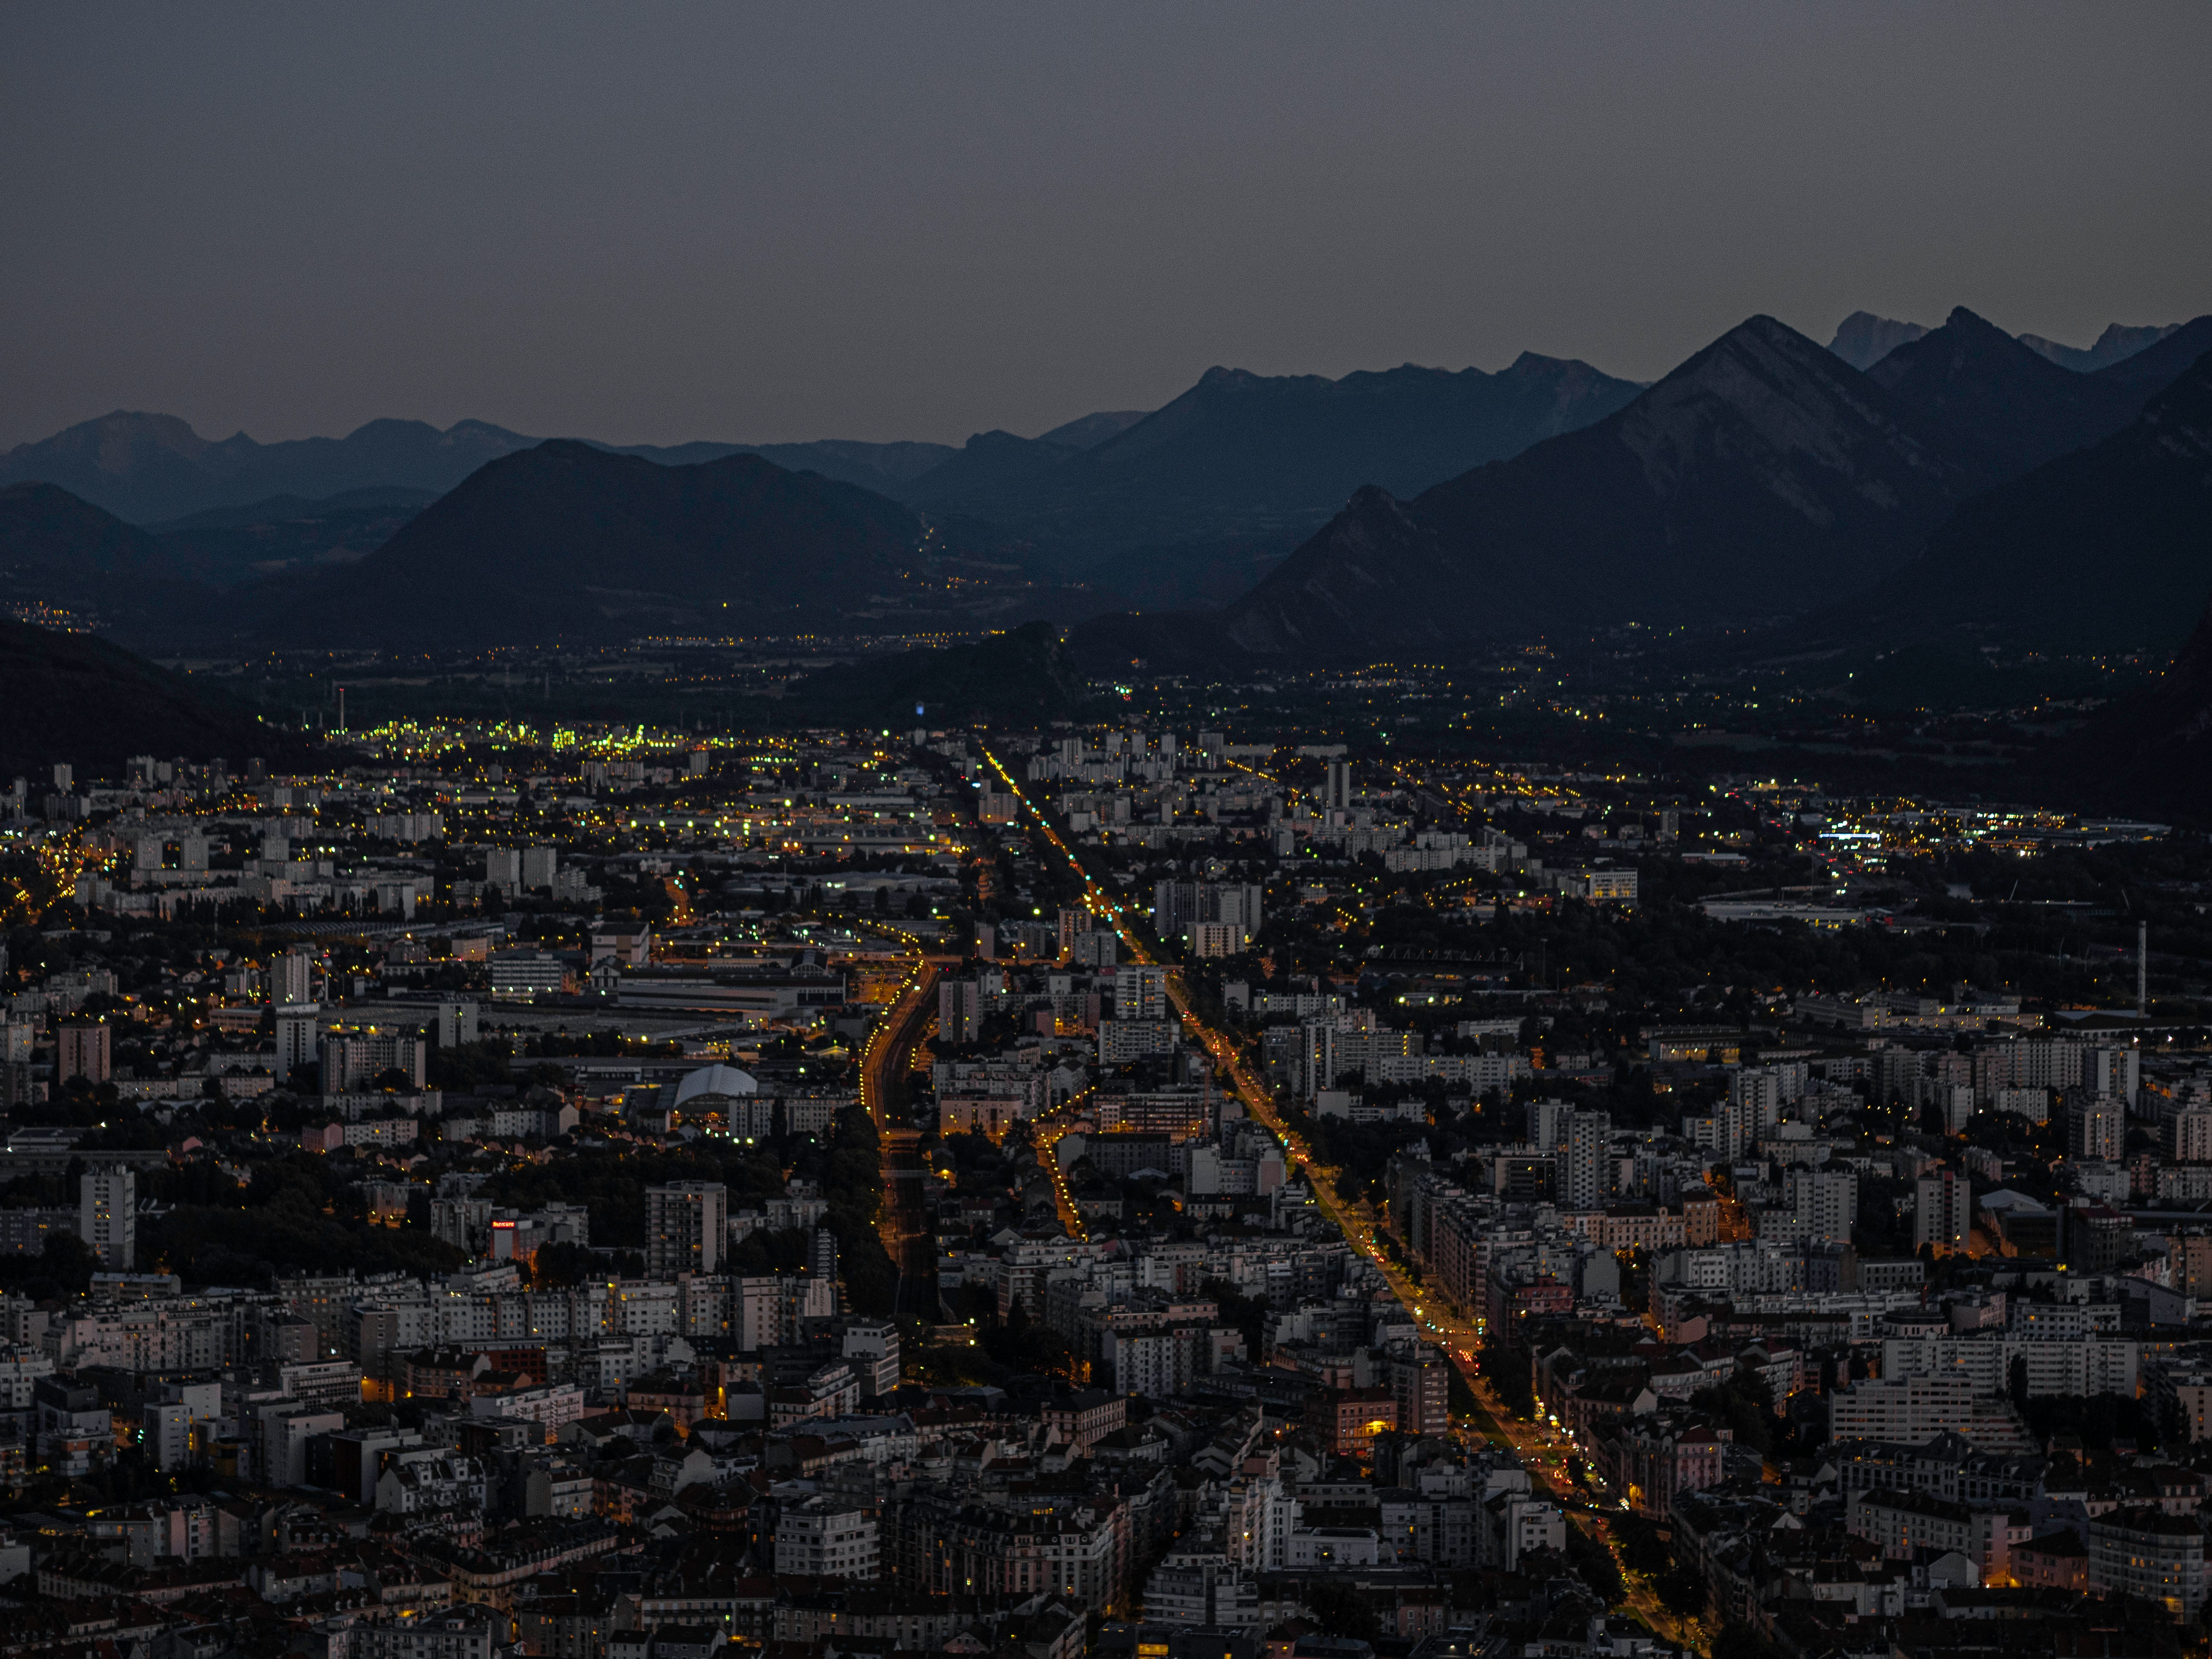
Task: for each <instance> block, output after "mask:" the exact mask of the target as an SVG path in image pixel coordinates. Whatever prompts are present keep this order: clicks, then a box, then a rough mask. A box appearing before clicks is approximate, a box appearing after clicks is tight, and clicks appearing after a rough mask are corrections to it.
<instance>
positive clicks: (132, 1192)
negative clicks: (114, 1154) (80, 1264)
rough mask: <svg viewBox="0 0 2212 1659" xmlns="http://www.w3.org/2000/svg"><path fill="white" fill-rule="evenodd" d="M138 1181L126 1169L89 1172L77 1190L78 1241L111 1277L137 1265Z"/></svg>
mask: <svg viewBox="0 0 2212 1659" xmlns="http://www.w3.org/2000/svg"><path fill="white" fill-rule="evenodd" d="M137 1226H138V1178H137V1176H134V1175H133V1174H132V1173H131V1171H130V1170H125V1169H112V1170H87V1171H86V1172H85V1175H84V1179H83V1181H82V1183H81V1184H80V1185H79V1186H78V1188H77V1237H80V1238H82V1239H83V1240H84V1242H85V1243H86V1244H87V1245H88V1247H89V1248H90V1249H91V1250H92V1253H93V1254H94V1255H96V1256H98V1257H99V1258H100V1266H101V1267H103V1268H104V1269H106V1271H107V1272H109V1273H129V1272H130V1271H131V1268H132V1267H135V1266H137V1249H138V1239H137Z"/></svg>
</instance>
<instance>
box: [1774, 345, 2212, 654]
mask: <svg viewBox="0 0 2212 1659" xmlns="http://www.w3.org/2000/svg"><path fill="white" fill-rule="evenodd" d="M2208 598H2212V352H2208V353H2207V354H2206V355H2205V356H2202V357H2200V358H2199V359H2198V360H2197V362H2196V363H2195V364H2194V365H2193V366H2192V367H2191V368H2189V369H2188V370H2187V371H2186V372H2185V374H2183V375H2182V377H2181V378H2180V380H2178V381H2176V382H2175V383H2174V384H2173V385H2172V386H2169V387H2168V388H2166V391H2164V392H2161V393H2160V395H2159V396H2157V397H2156V398H2153V399H2152V400H2151V401H2150V403H2149V404H2148V405H2147V406H2146V407H2145V408H2144V410H2143V411H2142V415H2141V416H2138V417H2137V418H2136V420H2135V421H2134V422H2131V423H2130V425H2128V426H2127V427H2126V428H2123V429H2122V430H2121V431H2119V432H2118V433H2115V434H2113V435H2112V436H2111V437H2108V438H2106V440H2105V441H2103V442H2101V443H2100V444H2097V445H2095V446H2093V447H2091V448H2088V449H2086V450H2082V451H2080V452H2078V453H2075V454H2071V455H2065V456H2062V457H2060V458H2059V459H2057V460H2054V461H2051V462H2048V463H2046V464H2045V465H2043V466H2040V467H2039V468H2037V469H2036V470H2035V471H2032V472H2030V473H2028V474H2027V475H2026V476H2025V477H2021V478H2017V479H2015V480H2014V481H2013V482H2011V483H2008V484H2005V485H2002V486H2001V487H2000V488H1998V489H1993V490H1991V491H1990V492H1989V493H1987V494H1986V495H1981V496H1979V497H1978V498H1976V499H1975V500H1973V501H1969V502H1967V503H1966V505H1964V506H1963V507H1960V509H1959V511H1958V513H1956V514H1955V515H1954V516H1953V517H1952V518H1951V520H1949V521H1948V523H1946V524H1944V525H1943V526H1942V527H1941V528H1940V529H1938V530H1937V531H1936V532H1935V533H1934V534H1933V535H1932V536H1931V537H1930V538H1929V542H1928V545H1927V547H1926V549H1925V550H1923V552H1922V553H1921V554H1920V555H1919V556H1917V557H1916V558H1914V559H1912V560H1911V562H1908V563H1906V564H1905V565H1904V566H1902V567H1901V568H1899V569H1898V570H1897V571H1896V572H1895V573H1894V574H1892V575H1890V576H1889V577H1888V578H1887V580H1883V581H1882V582H1881V583H1880V584H1879V585H1878V586H1875V588H1874V589H1873V590H1872V591H1871V592H1868V593H1867V594H1865V595H1863V597H1861V598H1859V599H1855V600H1853V601H1850V602H1849V603H1847V604H1845V605H1841V606H1839V607H1838V608H1837V609H1836V610H1835V611H1832V612H1829V613H1826V614H1824V615H1822V616H1819V617H1811V618H1808V620H1807V622H1806V623H1805V625H1804V627H1803V629H1802V635H1804V636H1805V637H1807V638H1812V639H1825V640H1829V641H1838V642H1841V641H1850V640H1866V639H1869V638H1871V639H1879V640H1883V641H1909V640H1925V639H1931V638H1936V637H1939V636H1944V635H1949V636H1953V637H1957V636H1960V635H1961V634H1962V633H1964V634H1972V635H1975V636H1977V639H1978V640H1987V641H2002V642H2005V643H2008V644H2012V645H2017V646H2022V647H2034V648H2038V649H2043V650H2050V651H2059V652H2094V651H2127V650H2133V649H2136V648H2137V647H2148V648H2149V649H2153V650H2156V651H2160V652H2165V651H2171V650H2172V649H2173V648H2174V647H2176V646H2177V645H2179V643H2180V641H2181V639H2182V636H2183V635H2185V633H2186V632H2187V630H2188V629H2189V627H2190V624H2191V620H2192V619H2193V618H2194V617H2196V616H2197V614H2198V612H2199V611H2202V610H2203V608H2204V605H2205V603H2206V601H2207V599H2208Z"/></svg>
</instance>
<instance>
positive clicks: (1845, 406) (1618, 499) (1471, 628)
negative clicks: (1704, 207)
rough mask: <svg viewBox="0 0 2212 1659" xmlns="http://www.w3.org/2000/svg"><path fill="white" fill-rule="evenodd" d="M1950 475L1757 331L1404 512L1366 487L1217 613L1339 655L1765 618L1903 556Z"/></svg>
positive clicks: (1807, 362) (1781, 336)
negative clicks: (1515, 635)
mask: <svg viewBox="0 0 2212 1659" xmlns="http://www.w3.org/2000/svg"><path fill="white" fill-rule="evenodd" d="M1964 483H1965V474H1964V470H1963V469H1962V468H1961V467H1960V466H1959V465H1958V464H1957V463H1955V462H1954V461H1952V460H1950V459H1948V458H1947V457H1945V456H1944V455H1942V453H1940V451H1939V450H1938V449H1937V448H1936V447H1935V445H1934V444H1933V443H1932V442H1931V441H1928V440H1927V439H1925V438H1923V436H1922V435H1920V433H1919V431H1918V430H1917V421H1916V419H1915V417H1914V416H1913V414H1912V412H1911V410H1909V409H1908V408H1906V407H1905V406H1904V405H1902V404H1899V402H1898V401H1897V400H1895V399H1893V398H1892V397H1891V396H1890V395H1889V394H1888V393H1887V392H1885V391H1884V390H1883V389H1882V388H1881V387H1880V386H1877V385H1875V383H1874V382H1873V381H1871V380H1869V379H1867V377H1866V376H1864V375H1863V374H1860V373H1858V371H1857V370H1855V369H1853V368H1850V367H1849V366H1848V365H1847V364H1845V363H1844V362H1842V361H1841V360H1840V359H1838V358H1837V357H1836V356H1833V355H1832V354H1831V353H1829V352H1828V351H1826V349H1823V348H1821V347H1820V346H1818V345H1816V344H1815V343H1813V342H1812V341H1811V340H1808V339H1807V338H1806V337H1804V336H1803V335H1802V334H1799V333H1797V332H1796V331H1795V330H1793V329H1790V328H1789V327H1787V326H1786V325H1784V324H1782V323H1779V322H1778V321H1776V320H1775V319H1772V318H1771V317H1765V316H1760V317H1753V318H1751V319H1747V320H1746V321H1745V322H1743V323H1741V324H1739V325H1737V326H1736V327H1735V328H1734V329H1732V330H1730V331H1729V332H1728V333H1727V334H1724V335H1723V336H1722V337H1720V338H1719V339H1717V340H1716V341H1714V342H1712V343H1711V344H1709V345H1707V346H1706V347H1705V348H1704V349H1702V350H1700V351H1699V352H1697V353H1695V354H1693V355H1692V356H1691V357H1690V358H1689V359H1688V360H1687V361H1686V362H1684V363H1682V364H1681V365H1680V367H1678V368H1675V369H1674V371H1673V372H1672V373H1670V374H1668V375H1667V376H1665V377H1664V378H1662V380H1659V381H1658V382H1657V383H1656V385H1655V386H1651V387H1650V389H1649V390H1647V391H1645V392H1643V393H1642V394H1640V395H1639V396H1638V398H1636V399H1635V400H1634V401H1632V402H1631V403H1629V404H1626V405H1625V406H1624V407H1623V408H1622V409H1620V410H1618V411H1616V412H1615V413H1613V414H1612V415H1610V416H1607V417H1606V418H1605V419H1604V420H1602V421H1600V422H1597V423H1596V424H1595V425H1593V426H1590V427H1588V428H1583V429H1582V430H1580V431H1577V432H1574V433H1569V434H1566V435H1561V436H1559V437H1555V438H1552V439H1549V440H1547V441H1545V442H1542V443H1540V444H1537V445H1535V446H1534V447H1531V448H1529V449H1528V450H1527V451H1525V452H1523V453H1522V454H1520V455H1518V456H1516V457H1513V458H1511V459H1506V460H1503V461H1494V462H1491V463H1488V464H1486V465H1483V466H1480V467H1477V468H1475V469H1474V470H1473V471H1469V472H1467V473H1465V474H1462V476H1460V477H1456V478H1453V479H1450V480H1448V481H1446V482H1445V483H1440V484H1437V485H1435V486H1433V487H1432V488H1431V489H1428V490H1426V491H1424V492H1423V493H1422V494H1420V495H1418V496H1416V497H1414V498H1413V500H1411V501H1403V500H1401V499H1399V498H1396V497H1395V496H1394V495H1391V494H1390V493H1389V492H1388V491H1385V490H1381V489H1369V490H1363V491H1361V492H1360V493H1359V494H1358V495H1356V496H1355V497H1354V498H1353V500H1352V502H1351V504H1349V505H1348V506H1347V507H1346V508H1345V510H1344V512H1343V513H1340V515H1339V516H1338V517H1337V518H1336V519H1335V520H1332V521H1331V523H1330V524H1329V526H1327V527H1325V528H1324V529H1323V530H1322V532H1320V533H1319V534H1318V535H1317V536H1316V538H1313V540H1311V541H1310V542H1309V543H1307V544H1305V545H1304V546H1302V547H1301V548H1300V549H1299V550H1297V552H1296V553H1294V554H1293V555H1292V556H1291V558H1290V559H1288V560H1286V561H1285V563H1284V564H1283V565H1282V566H1281V567H1280V568H1278V569H1277V570H1276V571H1275V572H1274V573H1273V574H1271V575H1269V576H1268V577H1267V579H1266V580H1263V581H1262V582H1261V584H1260V586H1258V587H1257V588H1255V590H1254V591H1253V592H1252V593H1251V594H1249V595H1247V596H1246V598H1245V599H1243V600H1240V601H1239V602H1238V603H1237V605H1232V606H1231V607H1230V609H1229V611H1227V612H1226V613H1225V618H1224V621H1225V629H1226V632H1227V634H1228V635H1229V637H1230V638H1231V640H1232V641H1235V642H1236V643H1237V645H1238V646H1240V647H1243V648H1244V649H1246V650H1249V651H1254V652H1261V653H1271V652H1280V651H1284V650H1287V649H1291V648H1293V647H1304V648H1308V649H1314V650H1321V651H1325V652H1328V653H1329V654H1332V655H1334V654H1341V653H1345V652H1347V651H1349V652H1361V651H1372V650H1376V649H1382V648H1386V647H1394V646H1395V645H1397V644H1399V643H1401V642H1402V643H1404V644H1405V645H1407V646H1408V647H1421V646H1428V645H1443V644H1449V643H1452V642H1455V641H1468V640H1471V639H1474V638H1477V637H1483V636H1486V635H1494V634H1498V633H1501V632H1511V631H1521V632H1535V631H1540V630H1544V629H1557V628H1561V627H1568V626H1585V625H1587V626H1591V627H1598V628H1602V627H1606V626H1609V625H1613V624H1615V623H1628V622H1632V621H1633V622H1640V623H1646V624H1651V625H1664V624H1666V623H1669V622H1671V621H1674V620H1677V619H1682V618H1687V617H1710V616H1712V615H1715V614H1720V615H1728V614H1735V615H1754V616H1755V615H1764V614H1772V613H1774V612H1777V611H1786V610H1790V609H1793V608H1802V607H1803V605H1805V604H1806V603H1807V602H1808V600H1809V599H1811V598H1813V597H1814V595H1816V594H1818V593H1819V592H1821V591H1822V590H1823V588H1824V586H1827V585H1831V584H1835V583H1838V582H1842V581H1846V580H1850V577H1851V575H1852V574H1853V573H1854V572H1855V571H1856V570H1857V569H1859V568H1863V566H1864V564H1865V563H1866V562H1869V560H1870V559H1872V560H1874V561H1876V562H1880V561H1882V560H1885V559H1887V560H1894V559H1897V558H1901V557H1902V556H1904V554H1905V551H1906V550H1908V549H1909V547H1910V546H1911V544H1912V543H1913V542H1914V541H1915V540H1917V536H1918V535H1919V534H1922V533H1924V532H1925V530H1926V529H1927V528H1928V527H1929V526H1930V525H1932V524H1933V523H1934V522H1936V520H1938V519H1940V518H1941V517H1942V514H1943V513H1945V512H1948V509H1949V507H1951V506H1952V505H1953V504H1954V502H1955V501H1956V500H1957V499H1958V497H1959V495H1960V493H1961V490H1962V488H1963V486H1964ZM1686 548H1689V549H1692V550H1697V551H1696V556H1695V558H1694V559H1691V558H1686V556H1684V551H1683V550H1685V549H1686ZM1592 549H1600V550H1604V552H1603V553H1602V554H1601V555H1600V556H1597V557H1595V558H1593V557H1591V556H1589V550H1592ZM1405 569H1412V570H1418V571H1419V573H1420V575H1419V580H1417V581H1413V582H1408V581H1406V580H1401V579H1400V578H1399V576H1398V574H1397V572H1398V571H1400V570H1405ZM1563 579H1565V580H1564V581H1563ZM1394 624H1395V626H1394Z"/></svg>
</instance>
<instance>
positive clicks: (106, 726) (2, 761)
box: [0, 621, 297, 799]
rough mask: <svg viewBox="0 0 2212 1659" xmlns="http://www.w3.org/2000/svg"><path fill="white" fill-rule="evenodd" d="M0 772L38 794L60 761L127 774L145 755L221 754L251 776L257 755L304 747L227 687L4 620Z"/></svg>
mask: <svg viewBox="0 0 2212 1659" xmlns="http://www.w3.org/2000/svg"><path fill="white" fill-rule="evenodd" d="M0 708H5V709H6V710H7V711H8V717H7V718H6V719H5V720H0V778H11V777H15V776H19V775H20V776H21V777H23V778H25V779H27V781H29V783H30V786H31V794H32V797H33V799H36V798H37V797H38V796H39V794H40V793H41V789H42V787H43V786H44V785H45V784H46V782H47V781H49V780H51V779H52V776H53V771H52V769H53V767H54V766H55V764H56V763H64V764H67V765H70V766H72V767H74V768H75V769H76V775H77V778H78V780H79V781H84V780H87V779H90V778H94V777H106V776H114V775H119V774H120V773H121V771H122V769H123V763H124V761H125V758H126V757H129V756H131V755H140V754H150V755H154V756H155V757H159V758H161V759H163V760H168V759H173V758H178V757H182V758H184V759H186V760H191V761H202V762H204V761H208V760H212V759H214V758H216V757H218V756H220V757H223V758H224V759H227V760H229V761H230V762H232V763H234V765H235V766H236V767H237V768H238V769H239V771H240V773H241V774H242V773H243V772H244V770H245V763H246V761H247V760H248V759H249V758H251V757H255V756H261V757H266V758H268V759H270V760H271V761H277V760H281V759H283V758H284V757H288V756H289V755H291V754H293V753H294V751H295V744H296V743H297V739H296V738H293V737H292V736H291V735H289V734H288V733H286V732H281V731H278V730H276V728H274V727H270V726H264V725H262V724H261V722H260V721H259V720H257V719H256V718H255V717H254V716H253V715H252V714H249V713H247V712H246V710H244V709H241V708H238V707H236V706H235V705H234V704H233V703H231V702H229V701H228V699H227V698H226V697H225V696H223V695H222V693H221V692H220V691H216V690H210V689H206V688H203V687H201V686H198V685H195V684H193V683H192V682H191V680H190V679H188V678H186V677H185V676H184V675H181V674H174V673H171V672H170V671H167V669H163V668H160V667H157V666H156V665H154V664H153V663H150V662H148V661H147V660H146V659H144V658H143V657H138V656H134V655H133V654H131V653H130V652H128V651H125V650H124V649H123V648H122V647H119V646H117V645H113V644H112V643H110V642H109V641H106V640H100V639H95V638H94V637H93V636H92V635H88V634H65V633H62V632H59V631H58V630H56V629H49V628H29V627H26V626H24V625H23V624H22V623H15V622H7V621H0Z"/></svg>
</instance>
